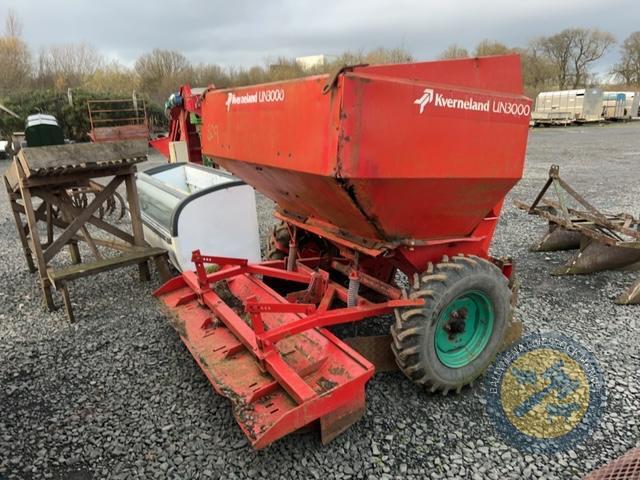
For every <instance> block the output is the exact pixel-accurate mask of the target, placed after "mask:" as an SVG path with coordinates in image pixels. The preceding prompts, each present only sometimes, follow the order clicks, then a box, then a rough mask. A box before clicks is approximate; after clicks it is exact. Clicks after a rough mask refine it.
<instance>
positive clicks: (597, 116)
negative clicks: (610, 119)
mask: <svg viewBox="0 0 640 480" xmlns="http://www.w3.org/2000/svg"><path fill="white" fill-rule="evenodd" d="M602 96H603V92H602V90H600V89H599V88H588V89H584V88H583V89H579V90H561V91H557V92H540V93H539V94H538V97H537V98H536V104H535V108H534V111H533V114H532V119H533V120H534V122H535V123H536V124H544V123H559V122H560V123H562V122H566V121H567V117H568V118H570V119H571V120H572V121H574V122H578V123H586V122H599V121H601V120H602Z"/></svg>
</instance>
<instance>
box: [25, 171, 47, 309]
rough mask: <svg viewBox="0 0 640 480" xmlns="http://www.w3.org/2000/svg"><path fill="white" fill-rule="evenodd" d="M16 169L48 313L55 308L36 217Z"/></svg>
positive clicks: (28, 195)
mask: <svg viewBox="0 0 640 480" xmlns="http://www.w3.org/2000/svg"><path fill="white" fill-rule="evenodd" d="M17 168H18V176H19V183H20V194H21V195H22V201H23V202H24V211H25V214H26V215H27V224H28V225H29V232H30V233H31V243H32V244H33V250H34V253H35V255H36V259H37V261H38V273H39V275H40V287H41V288H42V294H43V296H44V302H45V304H46V306H47V308H48V309H49V311H52V310H55V308H56V306H55V304H54V303H53V296H52V295H51V283H50V282H49V277H48V276H47V264H46V262H45V261H44V254H43V253H42V246H41V244H40V234H39V233H38V221H37V220H36V215H35V213H34V210H33V201H32V199H31V192H30V191H29V188H28V187H26V186H25V185H24V173H23V172H22V169H21V168H20V167H19V166H18V167H17Z"/></svg>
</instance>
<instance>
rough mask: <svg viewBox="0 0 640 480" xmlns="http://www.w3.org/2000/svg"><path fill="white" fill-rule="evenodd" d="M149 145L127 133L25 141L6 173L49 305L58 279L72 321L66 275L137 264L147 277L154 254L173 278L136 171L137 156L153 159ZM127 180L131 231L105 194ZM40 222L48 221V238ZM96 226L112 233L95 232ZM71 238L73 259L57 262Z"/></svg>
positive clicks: (19, 223) (13, 204)
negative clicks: (149, 228)
mask: <svg viewBox="0 0 640 480" xmlns="http://www.w3.org/2000/svg"><path fill="white" fill-rule="evenodd" d="M146 152H147V143H146V141H125V142H112V143H101V144H97V143H82V144H71V145H55V146H49V147H37V148H23V149H22V150H20V152H19V153H18V155H17V156H16V157H14V159H13V161H12V163H11V165H10V167H9V168H8V170H7V171H6V172H5V174H4V183H5V187H6V189H7V194H8V195H9V201H10V204H11V208H12V211H13V216H14V219H15V222H16V228H17V231H18V236H19V238H20V242H21V244H22V248H23V250H24V254H25V258H26V261H27V265H28V267H29V270H30V271H31V272H36V271H37V272H38V274H39V281H40V286H41V288H42V293H43V297H44V302H45V304H46V306H47V308H48V309H49V310H53V309H54V308H55V304H54V301H53V297H52V293H51V287H52V286H53V287H55V288H56V290H58V291H60V293H61V294H62V298H63V302H64V306H65V309H66V311H67V315H68V316H69V319H70V320H71V321H73V318H74V317H73V311H72V309H71V301H70V298H69V292H68V289H67V282H69V281H71V280H74V279H78V278H81V277H86V276H88V275H94V274H97V273H100V272H104V271H107V270H113V269H117V268H120V267H123V266H126V265H131V264H137V265H138V268H139V271H140V278H141V280H148V279H149V278H150V274H149V265H148V261H149V260H150V259H153V260H155V264H156V268H157V269H158V271H159V272H160V275H161V276H162V277H163V279H166V278H168V276H169V270H168V266H167V263H166V252H165V251H164V250H162V249H158V248H150V247H149V246H148V245H147V244H146V242H145V240H144V233H143V229H142V220H141V217H140V206H139V201H138V192H137V189H136V184H135V172H136V164H137V163H139V162H142V161H144V160H146ZM101 177H111V178H110V180H109V181H108V182H107V183H106V185H104V186H102V185H101V184H99V183H97V182H95V179H96V178H101ZM123 182H124V184H125V188H126V193H127V195H126V196H127V204H128V212H129V214H130V217H131V232H127V231H125V230H123V229H122V228H121V227H120V226H116V225H114V224H113V223H109V222H108V221H107V220H106V219H105V218H102V215H101V213H102V212H104V210H103V208H104V205H105V202H107V201H108V200H109V199H110V198H113V196H114V195H115V194H116V189H117V188H118V186H119V185H121V184H122V183H123ZM78 192H82V195H84V197H83V200H84V201H78V195H79V193H78ZM87 194H88V196H87ZM89 198H90V201H89ZM23 217H26V223H24V221H23ZM38 222H42V223H43V224H44V225H46V241H44V242H42V239H41V237H40V233H39V232H38ZM90 226H91V228H92V229H93V230H94V231H97V230H99V231H101V233H102V234H104V233H106V234H108V235H107V236H106V238H105V235H100V238H97V237H94V235H95V234H93V235H92V234H91V233H90V229H89V227H90ZM78 242H85V243H87V245H88V246H89V249H90V250H91V253H92V255H93V257H94V259H93V260H92V261H90V262H87V263H82V258H81V256H80V250H79V248H78ZM65 246H66V247H68V249H69V254H70V256H71V261H72V264H71V265H66V266H62V267H59V266H58V267H53V266H52V265H51V261H52V260H53V258H54V257H55V256H56V255H58V254H59V253H60V252H61V250H62V249H63V247H65ZM108 252H111V253H112V252H119V255H115V256H113V255H108V254H107V253H108ZM34 256H35V263H34V259H33V257H34Z"/></svg>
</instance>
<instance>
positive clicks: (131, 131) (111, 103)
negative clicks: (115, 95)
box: [87, 93, 149, 143]
mask: <svg viewBox="0 0 640 480" xmlns="http://www.w3.org/2000/svg"><path fill="white" fill-rule="evenodd" d="M87 112H88V115H89V126H90V128H91V130H90V131H89V133H88V135H89V138H90V139H91V141H92V142H94V143H102V142H119V141H126V140H145V141H149V120H148V118H147V105H146V102H145V101H144V99H138V98H137V97H136V96H135V93H134V95H133V96H132V98H120V99H112V100H111V99H109V100H89V101H87Z"/></svg>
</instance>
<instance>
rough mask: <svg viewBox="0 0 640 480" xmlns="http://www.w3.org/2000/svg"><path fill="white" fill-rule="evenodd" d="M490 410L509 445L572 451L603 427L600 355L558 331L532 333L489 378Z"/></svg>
mask: <svg viewBox="0 0 640 480" xmlns="http://www.w3.org/2000/svg"><path fill="white" fill-rule="evenodd" d="M485 389H486V395H487V412H488V414H489V417H490V418H491V420H492V421H493V423H494V426H495V427H496V429H497V430H498V431H499V432H500V434H501V435H502V436H503V437H504V438H505V440H507V441H508V442H509V443H511V444H513V445H514V446H515V447H518V448H521V449H523V450H527V451H530V452H536V453H542V452H556V451H559V450H566V449H569V448H571V447H573V446H574V445H575V444H576V443H578V442H580V441H581V440H582V439H583V438H585V437H586V436H587V435H588V434H590V432H592V431H593V430H595V429H596V428H597V427H598V424H599V422H600V418H601V415H602V411H603V409H604V404H605V400H606V396H605V384H604V377H603V375H602V370H601V369H600V366H599V365H598V362H597V361H596V359H595V357H594V355H593V354H592V353H591V352H590V351H589V350H587V349H586V348H585V347H584V346H582V345H581V344H579V343H578V342H576V341H575V340H572V339H570V338H569V337H567V336H565V335H562V334H558V333H543V334H534V335H527V336H526V337H524V338H522V339H521V340H520V341H519V342H517V343H516V344H514V345H512V346H511V347H509V348H508V349H507V350H505V351H504V352H502V353H501V354H500V355H498V357H497V358H496V360H495V362H494V363H493V364H492V365H491V366H490V367H489V370H488V371H487V373H486V375H485Z"/></svg>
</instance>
